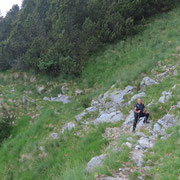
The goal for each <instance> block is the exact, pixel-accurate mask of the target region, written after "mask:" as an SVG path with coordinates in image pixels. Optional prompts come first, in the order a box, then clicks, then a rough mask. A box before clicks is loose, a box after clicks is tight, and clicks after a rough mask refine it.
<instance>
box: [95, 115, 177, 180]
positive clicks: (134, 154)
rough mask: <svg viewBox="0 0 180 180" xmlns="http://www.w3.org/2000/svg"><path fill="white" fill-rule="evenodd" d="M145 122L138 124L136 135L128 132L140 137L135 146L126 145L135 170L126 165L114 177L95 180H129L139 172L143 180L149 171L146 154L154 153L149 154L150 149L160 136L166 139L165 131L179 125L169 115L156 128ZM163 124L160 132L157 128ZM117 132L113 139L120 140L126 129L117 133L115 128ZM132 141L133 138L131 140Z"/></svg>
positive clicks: (129, 143)
mask: <svg viewBox="0 0 180 180" xmlns="http://www.w3.org/2000/svg"><path fill="white" fill-rule="evenodd" d="M142 121H143V120H141V121H140V122H139V123H138V124H137V128H136V133H131V131H130V130H129V131H128V132H127V131H126V132H124V133H129V134H131V135H132V137H133V136H138V137H139V139H138V140H137V142H136V144H135V145H132V144H131V142H128V141H127V142H126V143H125V145H127V146H128V147H129V148H131V152H130V157H131V160H133V161H134V163H135V166H134V167H133V168H129V167H128V166H126V164H124V167H123V168H120V169H119V171H118V172H112V177H109V176H100V177H98V178H95V180H128V179H129V174H131V173H133V172H134V171H138V172H140V173H141V176H139V177H138V179H139V180H143V179H144V178H143V174H144V172H145V171H146V170H149V169H150V167H149V166H144V164H143V163H144V160H143V157H144V154H145V153H153V152H148V149H150V148H152V147H153V146H154V144H155V141H156V139H157V136H158V134H161V135H162V137H161V139H166V138H167V134H166V133H165V129H167V128H168V127H170V126H173V125H175V124H176V123H177V118H176V117H175V116H173V115H169V114H167V115H166V116H164V117H163V118H162V119H160V120H159V121H158V122H157V123H156V124H155V125H154V126H153V125H152V121H151V122H150V123H149V124H143V123H142ZM160 123H161V128H159V131H157V129H156V128H154V127H156V126H157V124H158V125H159V124H160ZM129 129H130V128H129ZM142 129H144V130H146V132H147V133H148V135H145V134H144V133H143V132H141V130H142ZM114 130H115V131H113V130H112V131H113V133H114V135H113V137H115V139H116V138H118V135H117V134H116V132H117V133H119V131H124V127H122V128H120V129H119V131H117V128H114ZM129 139H131V137H130V138H129Z"/></svg>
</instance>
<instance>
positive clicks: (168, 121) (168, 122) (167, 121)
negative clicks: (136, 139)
mask: <svg viewBox="0 0 180 180" xmlns="http://www.w3.org/2000/svg"><path fill="white" fill-rule="evenodd" d="M176 122H177V118H176V117H175V116H173V115H170V114H167V115H165V116H164V117H163V118H162V119H160V120H158V121H157V123H158V124H160V125H161V126H162V127H163V128H165V129H166V128H168V127H170V126H173V125H175V124H176Z"/></svg>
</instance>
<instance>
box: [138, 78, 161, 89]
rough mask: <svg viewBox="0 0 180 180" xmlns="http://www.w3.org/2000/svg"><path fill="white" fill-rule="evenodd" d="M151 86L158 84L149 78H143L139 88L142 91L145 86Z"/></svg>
mask: <svg viewBox="0 0 180 180" xmlns="http://www.w3.org/2000/svg"><path fill="white" fill-rule="evenodd" d="M153 84H158V82H157V81H155V80H154V79H151V78H150V77H144V78H143V79H142V81H141V84H140V87H141V89H142V88H144V87H146V86H151V85H153Z"/></svg>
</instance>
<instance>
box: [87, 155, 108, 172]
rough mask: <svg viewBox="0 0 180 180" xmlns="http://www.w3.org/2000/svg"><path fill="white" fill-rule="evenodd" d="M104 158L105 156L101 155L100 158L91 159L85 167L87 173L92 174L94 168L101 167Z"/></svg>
mask: <svg viewBox="0 0 180 180" xmlns="http://www.w3.org/2000/svg"><path fill="white" fill-rule="evenodd" d="M105 158H106V154H102V155H100V156H95V157H93V158H92V159H91V160H90V161H89V162H88V164H87V166H86V171H87V172H92V171H93V170H95V169H96V168H98V167H100V166H102V164H103V161H104V159H105Z"/></svg>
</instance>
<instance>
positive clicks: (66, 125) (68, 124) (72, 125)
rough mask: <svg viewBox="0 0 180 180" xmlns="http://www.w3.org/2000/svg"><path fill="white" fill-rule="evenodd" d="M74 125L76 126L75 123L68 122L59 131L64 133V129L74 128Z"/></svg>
mask: <svg viewBox="0 0 180 180" xmlns="http://www.w3.org/2000/svg"><path fill="white" fill-rule="evenodd" d="M75 126H76V125H75V123H73V122H69V123H67V124H65V125H64V126H63V127H62V130H61V132H62V133H64V132H65V131H66V130H67V131H71V130H72V129H73V128H75Z"/></svg>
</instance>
